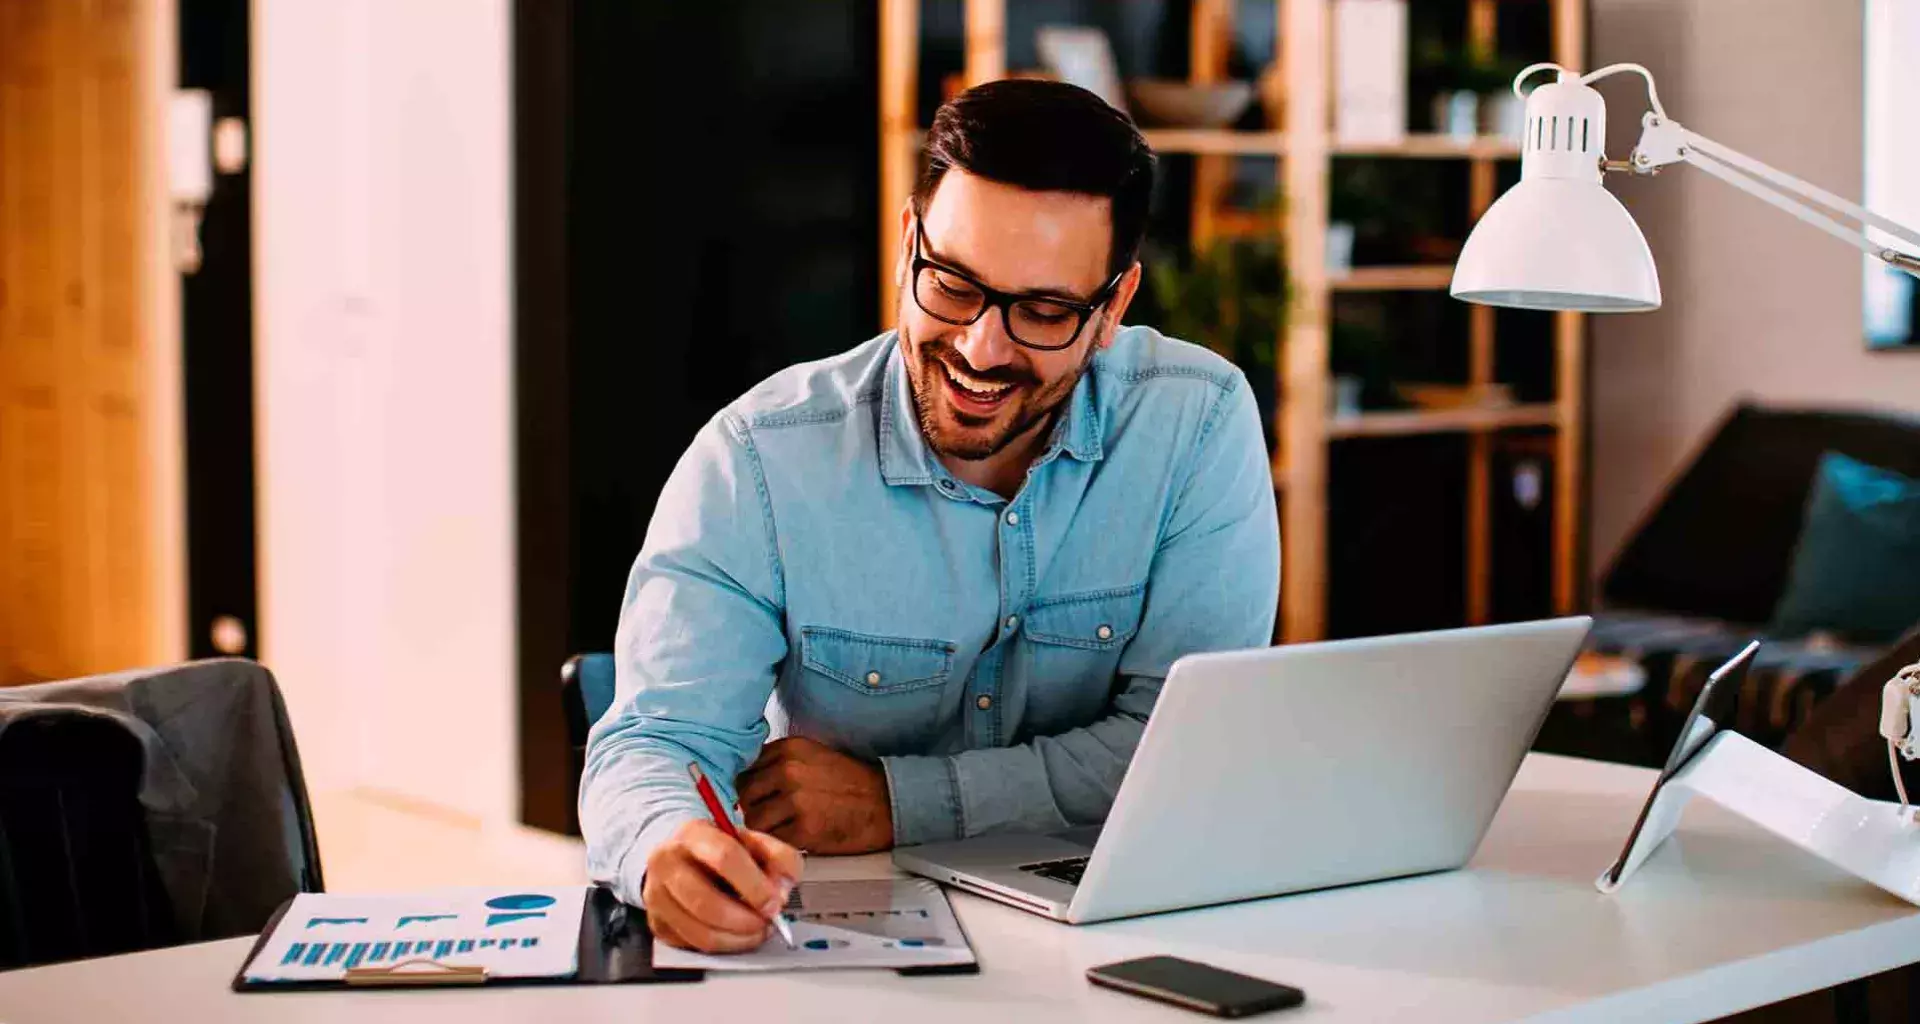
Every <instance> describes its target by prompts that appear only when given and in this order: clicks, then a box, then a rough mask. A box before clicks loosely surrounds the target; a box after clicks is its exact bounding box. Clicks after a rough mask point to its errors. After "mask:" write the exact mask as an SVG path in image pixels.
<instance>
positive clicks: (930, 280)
mask: <svg viewBox="0 0 1920 1024" xmlns="http://www.w3.org/2000/svg"><path fill="white" fill-rule="evenodd" d="M926 237H927V236H926V228H925V227H924V226H923V225H922V224H921V223H920V219H919V218H918V217H916V218H914V221H913V260H912V262H911V263H910V264H909V267H910V268H911V270H912V281H913V289H912V290H913V302H914V305H916V306H919V307H920V309H921V310H922V311H923V312H925V313H926V314H927V315H928V316H930V317H932V318H934V319H935V320H938V321H940V322H941V323H947V324H953V325H954V326H956V327H967V326H970V325H972V324H973V323H974V322H975V321H977V320H979V319H980V317H981V316H983V315H985V313H986V312H987V310H989V309H998V310H1000V322H1001V323H1002V324H1003V325H1005V326H1006V329H1007V337H1009V338H1012V339H1013V340H1014V341H1016V342H1018V343H1020V344H1022V345H1025V346H1026V347H1028V348H1033V349H1039V350H1040V351H1042V352H1058V351H1059V350H1061V349H1063V348H1068V347H1071V346H1072V345H1073V343H1074V342H1076V341H1078V340H1080V332H1081V331H1082V330H1085V329H1086V326H1087V321H1088V320H1089V319H1090V318H1092V316H1093V314H1094V311H1095V310H1098V309H1099V308H1100V307H1101V306H1104V305H1106V303H1107V300H1108V299H1110V298H1112V297H1113V290H1114V289H1115V288H1117V287H1119V286H1120V279H1121V278H1122V277H1124V276H1125V275H1126V271H1124V270H1123V271H1121V272H1120V273H1118V274H1115V275H1113V279H1112V280H1110V281H1108V282H1107V283H1106V284H1105V285H1103V286H1102V287H1101V289H1100V290H1099V291H1097V292H1095V293H1094V295H1093V298H1092V299H1090V300H1089V301H1086V302H1078V301H1075V300H1073V299H1067V298H1061V297H1059V296H1054V295H1033V294H1013V293H1010V292H1003V291H997V290H995V289H993V288H989V287H987V286H986V285H984V284H981V283H980V282H979V281H976V280H974V279H973V278H972V277H971V276H969V275H967V274H964V273H962V272H960V271H958V270H955V269H953V268H952V267H948V266H944V265H942V264H939V263H935V262H934V261H932V260H930V259H927V258H926V257H925V256H923V255H921V252H922V250H923V249H924V248H925V247H926Z"/></svg>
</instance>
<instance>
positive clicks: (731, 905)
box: [640, 821, 801, 953]
mask: <svg viewBox="0 0 1920 1024" xmlns="http://www.w3.org/2000/svg"><path fill="white" fill-rule="evenodd" d="M800 870H801V860H800V854H799V851H797V850H795V849H794V848H793V847H791V846H788V845H787V844H786V843H783V842H781V841H780V840H778V839H775V838H774V837H772V836H770V835H765V834H762V833H759V832H742V833H741V834H740V841H739V842H735V841H734V840H733V838H732V837H731V836H729V835H727V834H726V833H725V832H722V831H720V829H719V828H718V827H717V826H715V825H714V824H713V822H710V821H689V822H687V823H686V824H684V825H681V826H680V827H679V829H677V830H676V831H675V832H674V833H673V835H672V836H670V837H668V839H667V841H666V842H664V843H661V844H660V845H659V846H658V847H655V848H654V851H653V855H652V856H650V857H648V858H647V876H646V880H645V881H644V882H642V883H641V887H640V898H641V900H642V901H643V902H645V903H646V905H647V926H648V927H649V928H651V929H652V930H653V934H654V935H655V937H657V938H659V939H660V940H661V941H662V942H665V943H667V944H669V945H673V946H681V947H683V948H686V949H697V950H700V951H701V952H703V953H738V952H742V951H744V950H749V949H755V948H757V947H758V946H759V945H760V944H761V943H762V942H765V941H766V938H767V931H768V929H769V928H771V927H772V921H773V918H774V915H776V914H778V913H780V909H781V908H782V907H784V906H786V903H787V894H788V893H789V892H791V891H792V889H793V886H794V884H795V883H797V882H799V880H800Z"/></svg>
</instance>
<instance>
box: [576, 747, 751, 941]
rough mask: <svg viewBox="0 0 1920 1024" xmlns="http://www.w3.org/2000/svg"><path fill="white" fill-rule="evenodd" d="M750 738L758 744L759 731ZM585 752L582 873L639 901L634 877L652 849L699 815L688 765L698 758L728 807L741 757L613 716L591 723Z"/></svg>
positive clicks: (700, 809) (703, 814) (703, 813)
mask: <svg viewBox="0 0 1920 1024" xmlns="http://www.w3.org/2000/svg"><path fill="white" fill-rule="evenodd" d="M603 728H604V734H603V732H602V730H603ZM751 742H752V743H753V746H755V747H757V746H758V737H753V738H751ZM696 745H698V746H707V745H706V744H696ZM588 751H589V758H588V761H587V765H586V770H585V772H584V773H583V775H582V776H581V785H580V831H581V832H582V833H583V834H584V835H585V836H586V840H587V872H588V877H590V878H591V879H592V880H593V881H595V882H599V883H602V884H604V885H606V886H608V887H609V888H611V889H613V891H614V893H615V895H617V896H619V897H620V898H621V899H622V900H625V901H626V902H628V903H631V904H633V905H635V906H639V905H640V882H641V878H642V876H643V875H645V873H646V865H647V857H648V856H649V855H650V854H651V853H652V852H653V849H654V848H655V847H657V846H659V845H660V843H662V842H663V841H665V840H666V838H667V837H668V836H669V835H671V834H672V833H673V831H674V830H675V829H677V828H679V827H680V825H681V824H683V823H685V822H687V821H690V820H694V819H697V818H704V817H706V809H705V808H704V807H703V806H702V804H701V802H700V798H699V796H698V795H697V794H696V793H695V792H694V789H693V786H692V784H691V783H690V782H689V781H688V776H687V764H688V763H689V762H691V761H695V760H698V761H700V762H701V768H702V770H703V771H705V772H706V773H707V774H708V776H709V777H710V778H711V779H713V781H714V784H715V785H716V786H718V787H719V788H720V790H721V792H720V798H721V802H722V804H723V805H725V806H731V805H732V804H733V801H734V793H733V783H732V779H733V777H734V774H735V772H737V771H738V762H739V760H740V759H739V756H738V754H737V753H734V752H733V751H732V750H731V749H714V750H706V751H704V752H703V751H701V750H696V749H695V745H688V744H683V743H681V742H678V741H676V740H675V739H673V738H670V737H669V736H667V735H663V734H661V733H660V732H659V731H658V730H657V729H651V728H650V729H646V730H645V731H643V730H642V728H641V723H640V722H639V721H638V720H636V719H616V720H615V721H611V722H607V723H603V725H602V726H601V727H596V728H595V736H594V742H593V743H592V744H591V745H590V746H589V748H588Z"/></svg>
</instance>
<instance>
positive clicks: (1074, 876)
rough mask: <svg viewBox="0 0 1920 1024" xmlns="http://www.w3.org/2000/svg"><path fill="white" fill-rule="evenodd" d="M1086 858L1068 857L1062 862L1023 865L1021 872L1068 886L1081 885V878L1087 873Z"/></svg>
mask: <svg viewBox="0 0 1920 1024" xmlns="http://www.w3.org/2000/svg"><path fill="white" fill-rule="evenodd" d="M1088 859H1089V858H1086V857H1067V858H1065V859H1062V860H1043V861H1039V862H1037V863H1034V864H1022V865H1020V870H1022V871H1026V872H1031V873H1032V874H1036V875H1039V876H1040V877H1041V878H1051V879H1053V880H1054V881H1056V882H1065V883H1066V884H1068V885H1079V884H1080V876H1081V875H1084V874H1086V873H1087V861H1088Z"/></svg>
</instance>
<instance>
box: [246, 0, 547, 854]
mask: <svg viewBox="0 0 1920 1024" xmlns="http://www.w3.org/2000/svg"><path fill="white" fill-rule="evenodd" d="M508 24H509V18H508V5H507V3H506V0H326V2H324V3H316V2H313V0H256V2H255V4H254V40H253V44H254V57H253V59H254V130H255V136H256V139H257V146H256V157H255V164H254V182H255V186H254V187H255V194H254V208H255V217H256V220H255V226H256V227H255V230H256V239H255V261H256V263H255V286H256V302H257V306H256V310H257V312H256V317H257V324H256V328H257V352H258V364H257V370H256V389H257V394H256V399H257V402H258V417H259V419H258V423H259V460H260V467H259V468H260V523H261V527H260V548H261V580H260V600H261V607H260V628H261V641H262V658H263V661H265V663H266V664H267V665H268V666H269V667H270V668H272V669H273V670H274V672H275V673H276V674H277V675H278V676H279V677H280V680H281V683H282V685H283V686H284V687H285V688H286V691H287V699H288V704H289V707H290V711H291V713H292V716H293V722H294V728H295V732H296V734H297V736H298V739H299V742H300V746H301V753H302V757H303V758H304V759H305V762H306V766H307V770H308V774H309V781H310V785H312V786H313V787H314V788H316V789H333V788H343V787H348V786H367V787H374V788H379V789H384V790H389V791H393V792H396V793H400V794H403V795H406V796H409V797H412V798H415V799H421V800H427V801H431V802H433V803H436V804H440V805H443V806H445V807H448V808H451V809H454V810H456V811H459V812H461V813H463V814H465V815H470V816H473V817H475V818H477V819H480V820H481V821H483V822H496V821H498V822H504V821H508V820H511V819H512V818H513V817H514V816H515V814H516V812H517V807H518V799H517V792H516V790H517V781H516V780H517V772H516V767H515V715H514V706H515V697H514V681H513V680H514V667H513V666H514V634H513V627H514V605H513V592H514V573H513V515H512V511H513V487H512V449H511V444H512V436H511V416H512V404H511V378H510V372H511V348H510V330H509V310H510V304H509V287H510V282H509V250H508V245H509V237H510V235H509V227H510V222H509V209H508V203H509V193H508V171H509V159H510V147H509V100H510V91H509V81H510V79H509V73H510V64H509V46H508V36H507V32H508Z"/></svg>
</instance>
